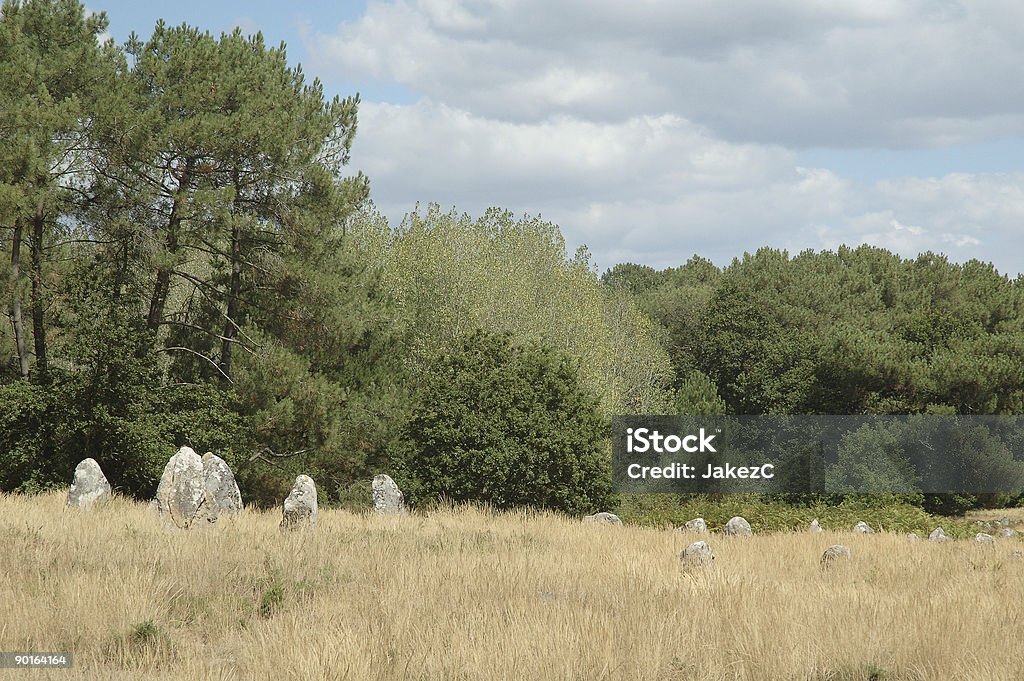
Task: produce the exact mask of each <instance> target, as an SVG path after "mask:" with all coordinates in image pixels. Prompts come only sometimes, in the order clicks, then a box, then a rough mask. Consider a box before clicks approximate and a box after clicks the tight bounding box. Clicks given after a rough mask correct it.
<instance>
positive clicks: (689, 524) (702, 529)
mask: <svg viewBox="0 0 1024 681" xmlns="http://www.w3.org/2000/svg"><path fill="white" fill-rule="evenodd" d="M683 527H685V528H686V530H687V531H689V532H696V533H697V534H707V533H708V524H707V522H706V521H705V520H704V519H703V518H694V519H693V520H687V521H686V523H685V524H684V525H683Z"/></svg>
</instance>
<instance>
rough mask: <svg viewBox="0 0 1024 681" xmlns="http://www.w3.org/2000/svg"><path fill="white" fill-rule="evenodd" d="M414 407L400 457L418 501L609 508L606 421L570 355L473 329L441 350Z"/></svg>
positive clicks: (397, 464)
mask: <svg viewBox="0 0 1024 681" xmlns="http://www.w3.org/2000/svg"><path fill="white" fill-rule="evenodd" d="M416 405H417V406H416V410H415V412H414V414H413V418H412V419H411V420H410V421H409V424H408V426H407V428H406V431H405V438H404V441H403V443H402V444H401V445H400V446H399V447H398V450H397V451H395V452H394V463H393V466H394V469H395V473H396V476H397V477H398V479H399V481H400V484H402V486H403V488H405V489H407V490H408V492H409V495H410V499H411V500H412V501H423V500H427V499H429V498H438V497H444V498H447V499H450V500H453V501H478V502H484V503H488V504H492V505H493V506H495V507H497V508H511V507H515V506H534V507H540V508H550V509H557V510H562V511H566V512H569V513H583V512H592V511H594V510H598V509H600V508H604V507H606V506H607V504H608V502H609V500H610V486H611V480H610V470H609V466H608V453H607V423H606V422H605V420H604V419H603V418H602V417H601V414H600V412H599V409H598V402H597V400H596V399H595V398H594V397H593V396H592V395H590V394H588V392H587V391H586V390H585V389H584V388H583V387H582V385H581V384H580V380H579V377H578V373H577V370H576V367H575V363H574V362H573V361H572V360H571V359H570V358H569V357H568V356H566V355H565V354H564V353H561V352H556V351H555V350H553V349H552V348H551V347H550V346H544V345H540V344H527V345H520V344H517V343H515V342H514V341H513V340H512V338H511V337H510V336H508V335H496V334H493V333H486V332H481V331H477V332H474V333H472V334H471V335H469V336H467V337H465V338H464V339H463V340H462V341H461V343H460V344H459V346H458V347H457V348H456V349H455V351H454V352H452V353H434V355H433V356H432V358H431V361H430V363H429V365H428V369H427V372H426V374H425V375H424V376H423V377H422V379H421V381H420V382H419V385H418V389H417V393H416Z"/></svg>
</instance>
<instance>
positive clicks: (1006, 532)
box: [999, 527, 1017, 539]
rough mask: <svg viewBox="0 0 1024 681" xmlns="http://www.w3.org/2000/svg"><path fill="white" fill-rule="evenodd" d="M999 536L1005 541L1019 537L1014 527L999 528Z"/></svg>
mask: <svg viewBox="0 0 1024 681" xmlns="http://www.w3.org/2000/svg"><path fill="white" fill-rule="evenodd" d="M999 536H1000V537H1002V538H1003V539H1009V538H1010V537H1016V536H1017V530H1015V529H1013V528H1012V527H1000V528H999Z"/></svg>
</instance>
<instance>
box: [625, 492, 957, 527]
mask: <svg viewBox="0 0 1024 681" xmlns="http://www.w3.org/2000/svg"><path fill="white" fill-rule="evenodd" d="M908 501H911V502H912V501H914V500H908V499H901V498H900V497H895V496H892V495H854V496H850V497H848V498H846V499H844V500H841V501H839V502H838V503H825V502H824V501H818V502H814V503H811V504H807V505H804V504H791V503H786V502H784V501H779V500H773V499H771V498H769V497H766V496H763V495H739V494H730V495H722V496H717V497H715V496H709V495H686V496H680V495H672V494H630V495H620V499H619V505H618V508H617V513H618V514H619V516H620V517H621V518H622V519H623V520H624V521H626V522H632V523H637V524H641V525H651V526H655V527H667V526H671V527H678V526H681V525H683V524H684V523H685V522H686V521H687V520H691V519H693V518H696V517H702V518H704V519H705V520H706V521H707V523H708V528H709V529H711V530H717V529H721V528H722V527H723V526H724V525H725V523H726V522H728V521H729V519H730V518H732V517H733V516H737V515H738V516H743V517H744V518H746V519H747V520H748V521H749V522H750V525H751V527H752V528H753V530H754V532H783V531H804V530H806V529H807V526H808V524H809V523H810V522H811V520H813V519H814V518H817V519H818V521H819V522H820V524H821V526H822V527H823V528H825V529H826V530H834V531H837V532H846V531H849V530H850V529H851V528H852V527H853V526H854V524H856V523H857V522H858V521H860V520H863V521H864V522H866V523H867V524H868V525H870V526H871V527H873V528H874V529H876V530H885V531H888V532H916V533H917V534H918V535H919V536H922V537H925V536H927V535H928V534H929V533H930V532H931V531H932V530H934V529H935V528H936V527H937V526H938V525H942V527H943V529H944V530H945V532H946V534H948V535H950V536H953V537H973V536H974V533H975V532H977V528H975V527H974V526H973V525H971V524H970V523H968V522H966V521H953V520H950V519H949V518H941V519H940V518H936V517H934V516H932V515H930V514H929V513H928V512H927V511H925V510H924V509H922V508H921V506H920V505H919V504H920V499H918V500H916V502H917V503H916V504H915V503H908Z"/></svg>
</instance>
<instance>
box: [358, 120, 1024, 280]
mask: <svg viewBox="0 0 1024 681" xmlns="http://www.w3.org/2000/svg"><path fill="white" fill-rule="evenodd" d="M356 145H357V148H356V150H355V153H354V158H355V159H356V165H357V166H358V167H360V168H361V169H362V170H364V171H365V172H366V173H367V174H368V175H369V176H370V178H371V181H372V183H373V185H372V186H373V193H374V196H375V200H376V201H377V203H378V206H379V207H380V208H381V209H382V210H384V212H385V213H386V214H388V215H389V216H390V217H391V218H392V220H393V221H394V222H397V221H399V220H400V219H401V217H402V216H403V215H404V214H405V213H406V212H408V211H409V210H411V209H412V208H413V205H414V203H415V202H416V201H417V200H418V201H436V202H438V203H440V204H441V205H442V206H443V207H445V208H450V207H453V206H454V207H456V208H458V209H459V210H460V211H466V212H470V213H473V214H478V213H481V212H482V211H483V210H484V209H485V208H487V207H488V206H491V205H497V206H502V207H505V208H510V209H512V210H514V211H515V212H517V213H519V214H523V213H529V214H538V213H539V214H541V215H543V216H544V217H545V218H546V219H549V220H551V221H553V222H556V223H558V224H559V225H560V226H561V227H562V230H563V232H564V233H565V234H566V237H567V239H568V240H569V242H570V243H571V244H572V245H574V246H575V245H579V244H582V243H586V244H587V245H588V246H589V247H590V249H591V251H592V252H593V253H594V254H595V258H596V260H597V262H598V264H599V265H600V266H601V267H608V266H610V265H612V264H614V263H616V262H621V261H626V260H629V261H634V262H644V263H647V264H651V265H654V266H659V267H663V266H669V265H677V264H680V263H682V262H684V261H685V260H687V259H688V258H689V257H690V256H691V255H693V254H694V253H698V254H700V255H703V256H706V257H710V258H712V259H713V260H714V261H716V262H718V263H719V264H724V263H726V262H728V261H729V259H730V258H732V257H734V256H738V255H741V254H742V253H743V252H744V251H752V250H754V249H756V248H758V247H760V246H763V245H770V246H774V247H778V248H787V249H789V250H790V251H791V252H799V251H801V250H804V249H805V248H819V249H821V248H835V247H836V246H838V245H840V244H843V243H845V244H850V245H859V244H861V243H870V244H873V245H877V246H881V247H884V248H889V249H891V250H893V251H895V252H898V253H900V254H902V255H904V256H907V257H911V256H913V255H916V254H917V253H919V252H922V251H926V250H932V251H942V252H945V253H947V254H948V255H949V256H950V257H952V258H953V259H956V260H966V259H969V258H975V257H976V258H980V259H983V260H993V261H995V263H996V264H997V266H998V267H1000V269H1001V270H1002V271H1007V272H1010V273H1017V272H1019V271H1022V270H1024V262H1022V260H1021V259H1020V256H1019V255H1018V254H1020V253H1024V248H1021V246H1024V244H1022V243H1021V238H1020V237H1018V236H1017V234H1019V233H1020V230H1019V226H1020V225H1022V224H1024V173H1019V174H1003V175H998V174H990V175H971V174H962V173H961V174H949V175H945V176H943V177H935V178H918V177H908V178H900V179H894V180H886V181H880V182H875V183H868V184H865V183H855V182H852V181H850V180H847V179H845V178H842V177H840V176H838V175H836V174H835V173H833V172H831V171H829V170H827V169H823V168H805V167H800V166H798V165H797V164H796V160H795V159H796V156H795V154H794V153H793V152H791V151H789V150H787V149H785V148H782V147H778V146H772V145H758V144H749V143H729V142H725V141H723V140H721V139H719V138H718V137H716V136H714V135H712V134H711V133H710V131H708V130H706V129H704V128H702V127H700V126H696V125H694V124H692V123H690V122H689V121H687V120H685V119H682V118H680V117H678V116H675V115H668V114H666V115H662V116H637V117H633V118H630V119H627V120H625V121H621V122H607V123H599V122H593V121H585V120H580V119H575V118H571V117H568V116H557V117H553V118H551V119H550V120H547V121H542V122H538V123H513V122H508V121H502V120H496V119H492V118H487V117H483V116H479V115H475V114H472V113H470V112H467V111H464V110H460V109H456V108H453V107H450V106H447V105H444V104H435V103H431V102H429V101H425V100H424V101H421V102H419V103H417V104H414V105H390V104H374V103H369V104H364V105H363V107H362V109H361V112H360V133H359V137H358V139H357V143H356Z"/></svg>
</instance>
